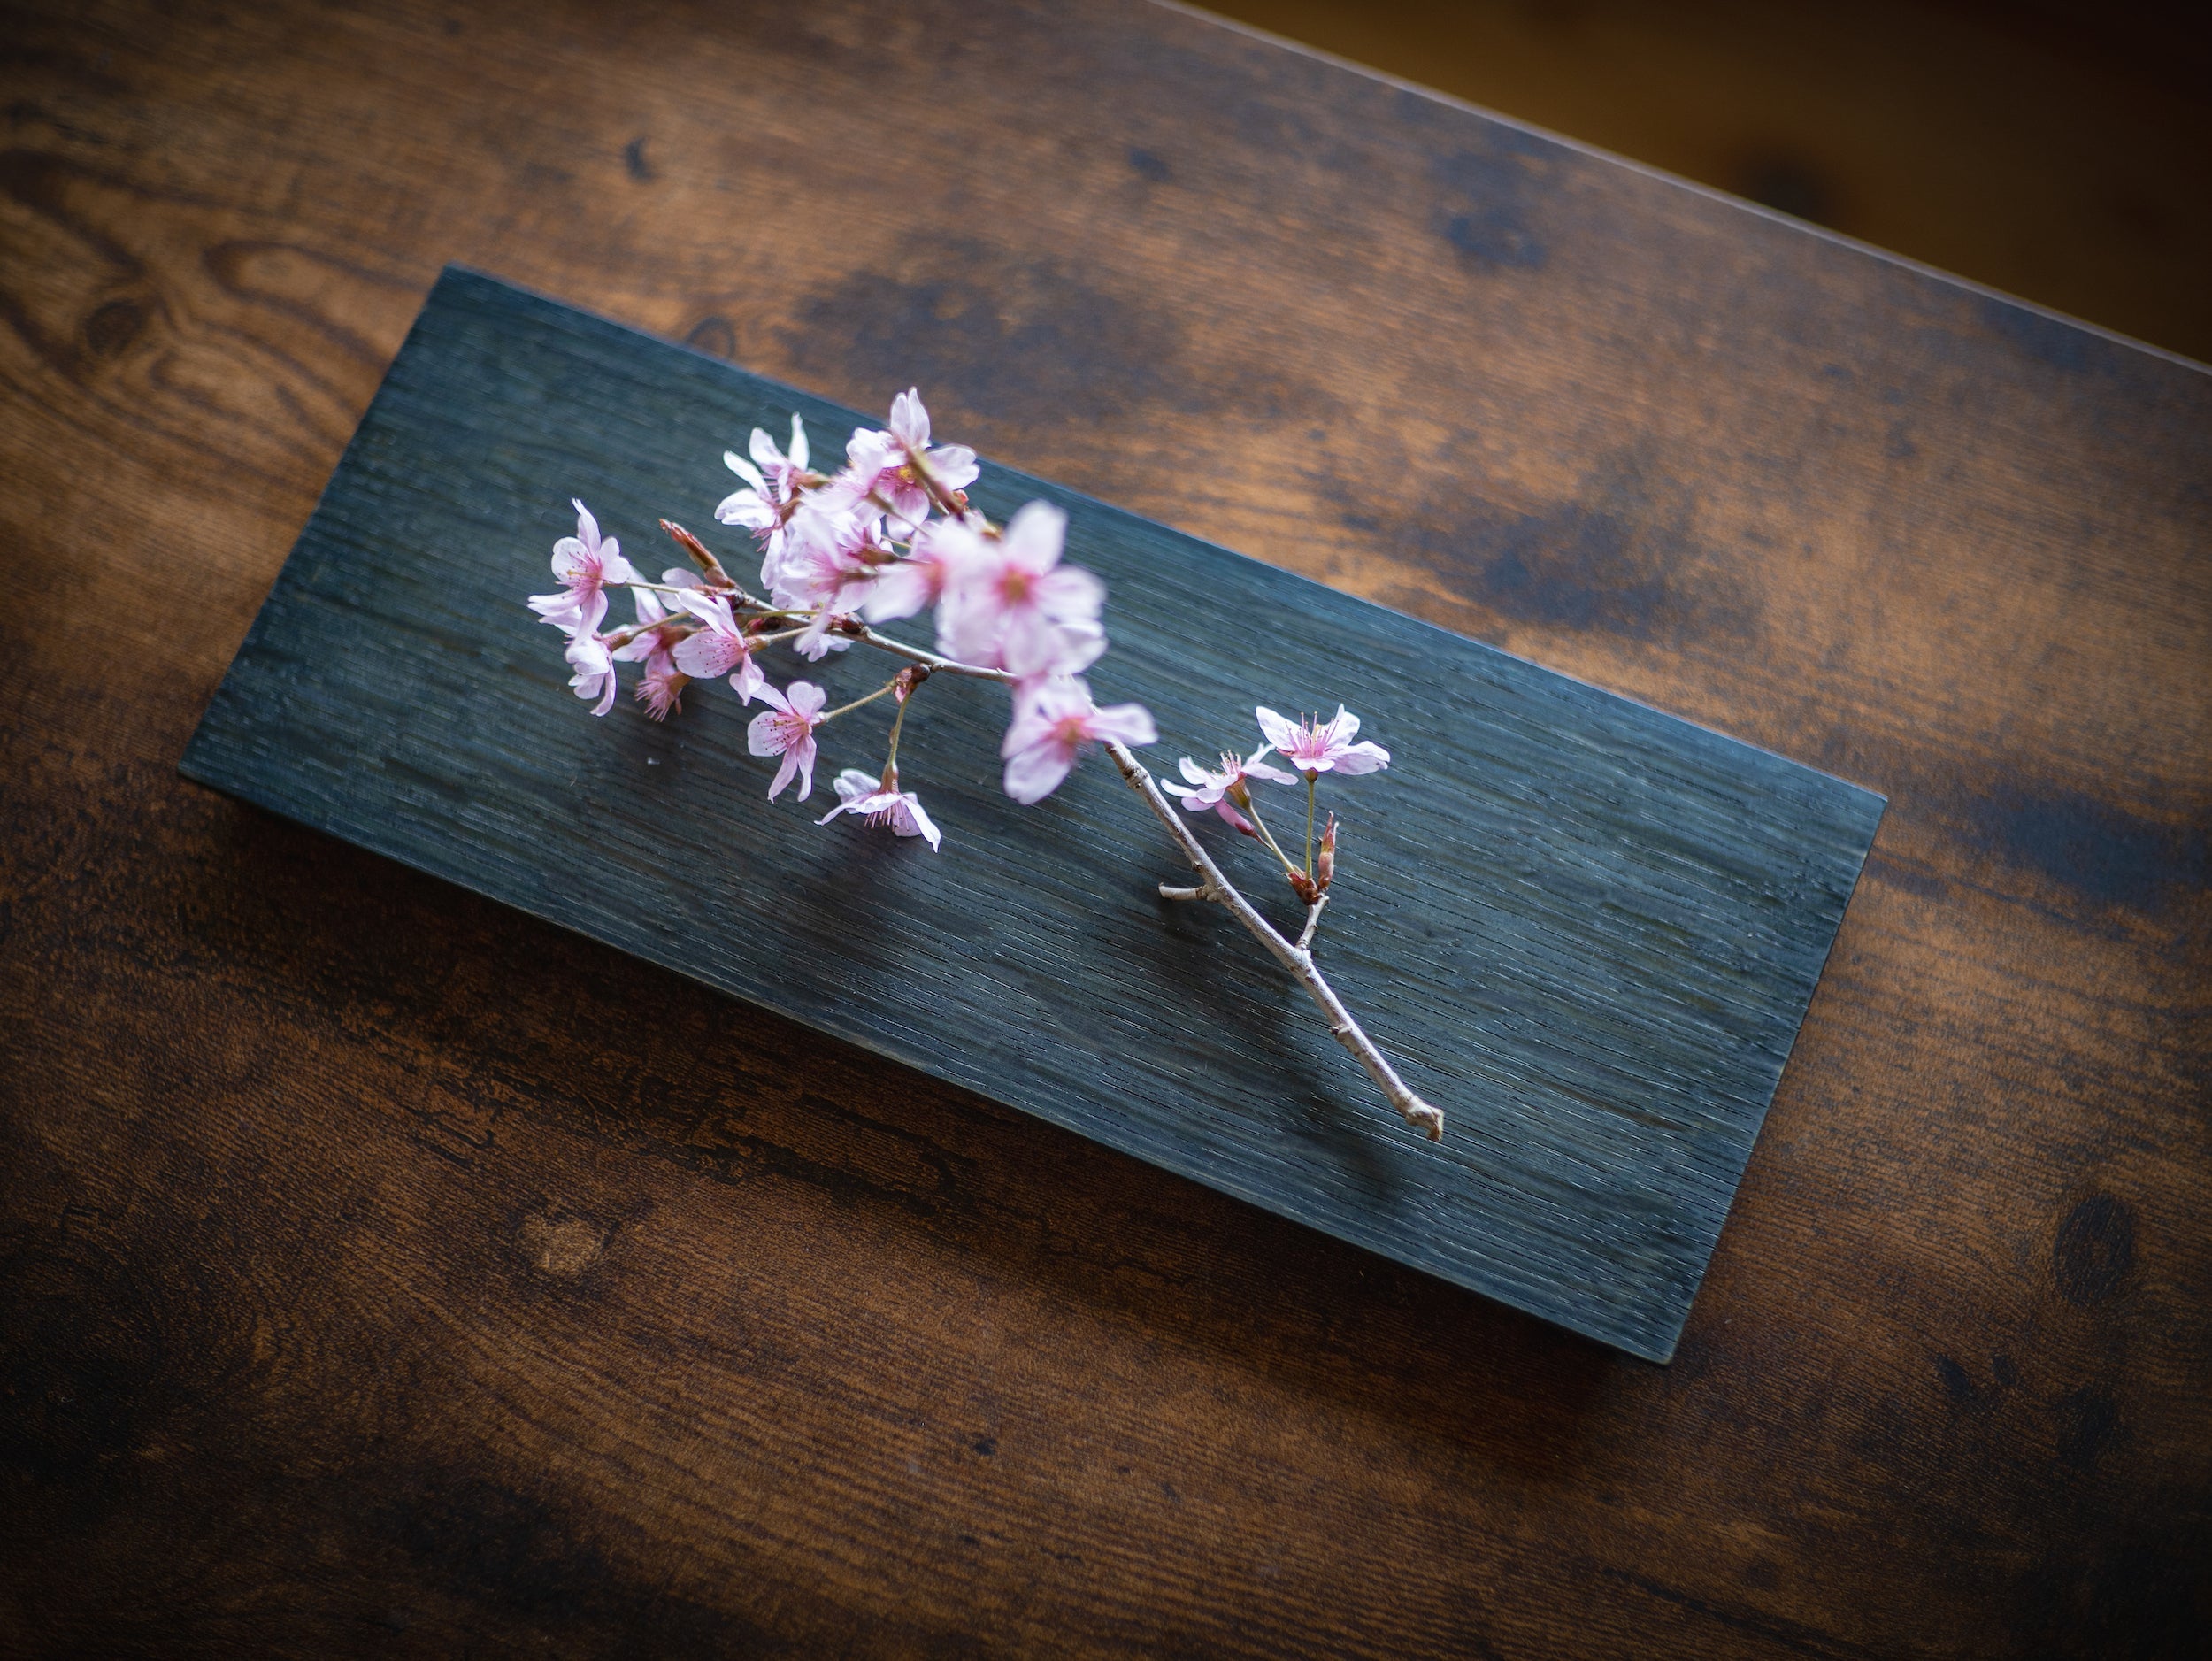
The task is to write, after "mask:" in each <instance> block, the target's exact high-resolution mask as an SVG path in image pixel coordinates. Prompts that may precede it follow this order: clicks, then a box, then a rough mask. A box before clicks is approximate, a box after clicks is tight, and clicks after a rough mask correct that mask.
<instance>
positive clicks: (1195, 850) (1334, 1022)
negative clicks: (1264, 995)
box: [1106, 740, 1444, 1142]
mask: <svg viewBox="0 0 2212 1661" xmlns="http://www.w3.org/2000/svg"><path fill="white" fill-rule="evenodd" d="M1106 753H1107V754H1108V755H1110V756H1111V757H1113V758H1114V765H1115V766H1117V767H1118V768H1119V769H1120V770H1121V776H1122V779H1123V781H1124V782H1125V783H1126V784H1127V785H1128V786H1129V788H1131V789H1132V790H1133V791H1135V792H1136V793H1137V795H1138V796H1140V797H1141V798H1142V799H1143V801H1144V804H1145V805H1146V806H1147V807H1148V808H1150V809H1151V810H1152V816H1153V817H1154V818H1155V819H1158V820H1159V821H1160V823H1161V824H1162V825H1164V827H1166V828H1167V834H1168V835H1169V837H1170V838H1171V840H1172V841H1173V842H1174V843H1175V845H1176V847H1177V849H1178V850H1179V851H1180V852H1181V853H1182V856H1183V857H1184V858H1185V859H1187V860H1188V861H1189V862H1190V864H1191V868H1192V869H1193V870H1194V871H1196V872H1197V873H1198V875H1199V879H1200V887H1199V888H1198V890H1197V891H1196V894H1195V895H1194V893H1193V891H1192V890H1190V889H1187V888H1169V887H1168V886H1167V885H1166V884H1164V883H1163V884H1162V885H1161V887H1160V892H1161V894H1162V896H1164V897H1167V898H1175V899H1180V898H1187V897H1199V896H1203V897H1204V898H1207V899H1210V900H1215V901H1217V902H1219V903H1220V904H1223V905H1225V906H1227V907H1228V908H1229V910H1230V911H1232V912H1233V913H1234V914H1235V916H1236V919H1237V921H1239V922H1240V923H1241V924H1243V925H1244V927H1245V930H1246V932H1247V933H1248V934H1250V935H1251V936H1252V938H1253V939H1255V940H1256V941H1258V942H1260V944H1261V945H1263V946H1264V947H1265V948H1266V949H1267V951H1268V954H1269V956H1271V957H1273V958H1274V959H1275V961H1276V962H1278V963H1279V964H1281V965H1283V967H1284V968H1285V969H1286V970H1288V971H1289V972H1290V973H1291V975H1292V977H1293V978H1294V979H1295V980H1297V982H1298V983H1299V985H1301V986H1302V987H1304V988H1306V990H1307V991H1308V992H1309V993H1310V994H1311V995H1312V996H1313V1001H1314V1002H1315V1003H1316V1004H1319V1005H1320V1006H1321V1013H1322V1016H1323V1018H1324V1019H1325V1020H1326V1021H1327V1022H1328V1027H1329V1035H1330V1036H1331V1037H1332V1038H1333V1039H1335V1040H1336V1041H1337V1042H1339V1043H1340V1044H1342V1045H1343V1046H1344V1048H1345V1049H1346V1050H1349V1051H1350V1052H1351V1054H1352V1057H1353V1059H1355V1060H1356V1061H1357V1062H1358V1063H1359V1065H1361V1066H1362V1067H1363V1068H1364V1069H1365V1070H1366V1073H1367V1076H1368V1077H1369V1078H1371V1079H1372V1080H1374V1081H1375V1083H1376V1085H1377V1086H1378V1087H1379V1088H1380V1089H1381V1091H1382V1093H1383V1095H1384V1096H1386V1097H1387V1098H1388V1099H1389V1102H1390V1104H1391V1106H1393V1107H1394V1108H1396V1109H1397V1110H1398V1111H1399V1112H1400V1113H1402V1114H1403V1115H1404V1117H1405V1121H1406V1123H1407V1124H1409V1125H1411V1126H1413V1127H1415V1128H1417V1129H1418V1130H1420V1131H1422V1132H1423V1133H1424V1134H1426V1135H1427V1137H1428V1139H1429V1140H1430V1141H1431V1142H1441V1141H1443V1139H1444V1115H1443V1114H1442V1113H1441V1112H1440V1111H1438V1110H1437V1109H1435V1108H1433V1107H1431V1106H1430V1105H1429V1104H1428V1103H1426V1102H1425V1101H1423V1100H1422V1099H1421V1098H1420V1097H1419V1096H1416V1095H1415V1094H1414V1093H1413V1091H1412V1089H1411V1088H1410V1087H1409V1086H1408V1085H1407V1083H1406V1081H1405V1080H1403V1079H1402V1078H1400V1077H1399V1076H1398V1070H1397V1069H1396V1068H1395V1067H1394V1066H1392V1065H1390V1058H1389V1057H1387V1056H1386V1055H1384V1054H1383V1052H1382V1051H1381V1050H1378V1049H1377V1048H1376V1047H1375V1043H1374V1041H1373V1040H1372V1039H1371V1038H1369V1037H1368V1035H1367V1034H1366V1033H1365V1032H1364V1031H1363V1029H1362V1028H1361V1027H1360V1024H1359V1023H1358V1022H1357V1021H1356V1020H1355V1019H1352V1012H1351V1011H1349V1010H1348V1009H1346V1008H1345V1007H1344V1000H1343V999H1341V998H1340V997H1339V996H1337V995H1336V989H1335V988H1333V987H1332V986H1330V984H1329V983H1328V980H1326V979H1325V977H1324V976H1323V974H1322V973H1321V971H1320V969H1319V968H1318V967H1317V966H1316V965H1315V963H1314V961H1313V953H1312V952H1311V951H1310V950H1308V949H1307V948H1306V946H1305V944H1304V943H1303V942H1304V941H1305V940H1310V939H1311V938H1312V928H1311V925H1312V923H1313V921H1314V920H1315V919H1316V918H1317V917H1318V915H1319V913H1320V908H1319V907H1318V906H1316V907H1315V908H1314V909H1313V911H1312V912H1311V913H1310V914H1309V916H1308V918H1307V919H1306V920H1307V923H1308V928H1307V932H1306V934H1305V935H1304V936H1302V939H1301V942H1300V943H1299V944H1297V945H1293V944H1291V942H1288V941H1287V940H1285V939H1284V938H1283V937H1282V935H1281V934H1278V933H1277V932H1276V930H1275V927H1274V925H1273V924H1271V923H1270V922H1269V921H1268V920H1267V919H1265V918H1264V917H1262V916H1261V915H1260V914H1259V912H1258V911H1256V910H1255V909H1253V905H1252V903H1251V902H1250V901H1249V900H1248V899H1246V898H1245V897H1244V896H1242V895H1241V894H1239V893H1238V892H1237V890H1236V888H1235V886H1234V885H1233V884H1232V883H1231V882H1230V880H1229V879H1228V878H1227V877H1225V876H1224V875H1222V873H1221V867H1220V866H1219V865H1216V864H1215V863H1214V861H1213V856H1212V855H1210V854H1209V853H1208V852H1207V851H1206V850H1205V847H1204V846H1203V844H1202V843H1201V842H1199V840H1198V838H1197V837H1195V836H1194V835H1193V834H1191V832H1190V827H1188V826H1187V825H1185V824H1184V823H1183V822H1182V820H1181V819H1179V818H1178V817H1177V815H1176V812H1175V810H1174V809H1173V808H1172V807H1171V806H1170V805H1169V804H1168V799H1167V797H1166V796H1163V795H1162V794H1161V793H1160V787H1159V786H1158V785H1156V784H1155V783H1154V782H1153V781H1152V775H1151V774H1150V773H1147V772H1146V771H1145V769H1144V765H1143V764H1142V763H1141V762H1140V761H1138V759H1137V758H1136V757H1135V756H1134V755H1133V754H1132V753H1131V751H1130V749H1129V747H1128V746H1127V745H1126V744H1124V743H1122V742H1120V741H1118V740H1109V741H1108V742H1107V744H1106Z"/></svg>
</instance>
